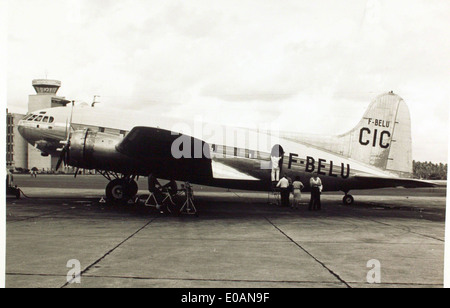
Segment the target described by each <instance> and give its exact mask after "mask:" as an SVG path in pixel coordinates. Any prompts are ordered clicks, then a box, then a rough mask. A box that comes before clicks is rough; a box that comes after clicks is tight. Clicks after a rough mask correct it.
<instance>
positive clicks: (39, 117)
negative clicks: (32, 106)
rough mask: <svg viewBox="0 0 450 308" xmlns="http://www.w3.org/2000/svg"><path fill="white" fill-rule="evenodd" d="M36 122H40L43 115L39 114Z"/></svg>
mask: <svg viewBox="0 0 450 308" xmlns="http://www.w3.org/2000/svg"><path fill="white" fill-rule="evenodd" d="M34 120H35V121H36V122H39V121H40V120H42V116H41V115H40V116H38V117H37V118H36V119H34Z"/></svg>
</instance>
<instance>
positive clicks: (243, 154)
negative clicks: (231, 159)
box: [236, 149, 248, 158]
mask: <svg viewBox="0 0 450 308" xmlns="http://www.w3.org/2000/svg"><path fill="white" fill-rule="evenodd" d="M247 152H248V151H247V150H245V149H237V155H236V156H237V157H244V158H245V157H248V155H246V154H247Z"/></svg>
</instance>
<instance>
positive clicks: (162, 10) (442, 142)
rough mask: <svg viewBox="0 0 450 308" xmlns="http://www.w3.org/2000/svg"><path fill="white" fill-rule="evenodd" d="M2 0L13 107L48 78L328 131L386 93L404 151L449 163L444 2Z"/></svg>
mask: <svg viewBox="0 0 450 308" xmlns="http://www.w3.org/2000/svg"><path fill="white" fill-rule="evenodd" d="M2 1H3V2H2V5H3V6H5V7H6V9H7V12H8V14H7V15H8V21H7V29H6V31H7V38H6V41H7V48H6V56H7V58H6V59H7V61H6V62H7V64H6V66H7V70H6V72H7V73H6V77H5V79H6V90H7V107H8V109H9V111H11V112H23V113H25V112H26V110H27V101H28V95H30V94H34V90H33V88H32V86H31V81H32V79H39V78H49V79H57V80H61V82H62V87H61V89H60V90H59V92H58V94H59V95H62V96H65V97H66V98H68V99H71V100H72V99H75V100H76V101H80V102H82V101H84V102H92V100H93V97H94V95H98V96H99V97H98V98H97V101H100V102H101V103H100V104H99V106H102V107H103V108H119V109H123V110H126V109H133V110H138V111H142V112H143V113H145V112H147V113H149V114H150V113H151V114H160V115H161V116H168V115H170V116H174V117H180V118H183V117H191V118H192V117H195V116H198V115H201V116H202V117H203V118H204V119H207V121H210V122H215V123H221V124H226V125H233V126H234V125H236V126H244V127H245V126H254V125H259V123H277V126H278V127H279V128H280V129H282V130H287V131H298V132H311V133H317V134H338V133H344V132H346V131H348V130H350V129H351V128H353V127H354V126H355V125H356V124H357V123H358V122H359V120H360V119H361V117H362V115H363V113H364V111H365V110H366V108H367V107H368V105H369V103H370V102H371V101H372V100H373V99H374V98H375V97H376V96H378V95H379V94H382V93H385V92H388V91H394V93H396V94H398V95H399V96H401V97H402V98H403V99H404V100H405V102H406V103H407V104H408V106H409V109H410V113H411V121H412V140H413V159H415V160H418V161H433V162H444V163H446V162H447V160H448V137H447V136H448V132H449V127H448V116H449V108H448V103H449V97H450V95H449V85H450V80H449V79H450V74H449V72H450V56H449V55H450V40H449V39H448V37H450V35H449V34H450V33H449V32H450V18H449V16H450V2H449V1H435V0H427V1H425V0H424V1H419V0H410V1H392V0H390V1H379V0H367V1H363V0H357V1H351V0H345V1H334V0H333V1H326V0H324V1H322V0H319V1H311V0H308V1H302V0H296V1H288V0H286V1H275V0H273V1H265V0H239V1H235V0H226V1H225V0H224V1H222V0H218V1H209V0H202V1H200V0H190V1H181V0H167V1H148V0H146V1H139V0H129V1H127V0H120V1H118V0H115V1H113V0H58V1H51V0H14V1H9V0H2Z"/></svg>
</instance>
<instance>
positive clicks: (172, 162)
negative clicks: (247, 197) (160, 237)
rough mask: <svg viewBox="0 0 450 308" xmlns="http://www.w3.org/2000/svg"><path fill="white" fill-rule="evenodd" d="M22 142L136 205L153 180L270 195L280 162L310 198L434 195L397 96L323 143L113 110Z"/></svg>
mask: <svg viewBox="0 0 450 308" xmlns="http://www.w3.org/2000/svg"><path fill="white" fill-rule="evenodd" d="M18 130H19V132H20V134H21V135H22V136H23V137H24V138H25V139H26V140H27V141H28V142H29V143H30V144H32V145H33V146H35V147H36V148H37V149H39V150H40V151H41V152H42V155H45V156H46V155H52V156H57V157H59V160H58V163H57V166H56V169H58V168H59V167H60V166H61V164H62V163H64V164H65V165H67V166H72V167H75V168H84V169H91V170H92V169H95V170H97V171H98V172H99V173H100V174H102V175H103V176H104V177H105V178H106V179H108V180H109V183H108V185H107V186H106V189H105V194H106V197H107V199H109V200H112V201H127V200H129V199H130V198H134V197H135V196H136V194H137V192H138V185H137V182H136V179H137V178H138V177H139V176H148V175H149V174H153V175H154V176H155V177H157V178H160V179H174V180H176V181H184V182H189V183H193V184H199V185H207V186H215V187H223V188H230V189H240V190H253V191H265V192H268V191H270V190H271V189H272V187H273V186H272V185H273V181H272V180H273V179H272V178H271V171H272V170H271V166H272V165H271V156H279V157H280V158H279V162H280V163H279V166H280V169H281V170H280V171H281V173H282V174H286V175H287V176H289V177H291V178H294V177H296V176H299V177H300V179H301V181H302V182H303V183H304V184H305V189H304V191H310V189H311V187H310V184H309V180H310V178H311V176H312V175H313V174H317V175H318V176H319V177H320V178H321V180H322V183H323V190H324V191H342V192H343V193H344V197H343V203H344V204H346V205H351V204H353V202H354V198H353V196H352V195H350V194H349V192H350V191H351V190H358V189H376V188H385V187H400V186H401V187H406V188H416V187H434V186H435V185H434V184H433V183H430V182H427V181H422V180H417V179H413V178H412V171H413V170H412V145H411V120H410V114H409V109H408V107H407V105H406V103H405V102H404V100H403V99H402V98H401V97H400V96H398V95H396V94H394V93H393V92H392V91H391V92H388V93H384V94H381V95H379V96H377V97H376V98H375V99H374V100H373V101H372V102H371V104H370V105H369V107H368V109H367V110H366V112H365V114H364V115H363V118H362V119H361V120H360V122H359V123H358V124H357V125H356V126H355V127H354V128H353V129H351V130H350V131H348V132H346V133H344V134H339V135H334V136H319V135H315V134H304V133H302V134H300V133H292V132H283V131H272V130H270V129H267V128H266V127H265V128H264V129H260V128H258V127H256V128H229V127H226V126H221V125H216V124H211V123H207V122H203V121H199V120H198V119H181V120H180V119H174V118H169V117H161V116H159V115H154V114H143V113H136V112H135V113H127V112H124V111H119V112H113V111H111V110H109V111H108V110H106V111H105V109H100V108H97V107H95V108H94V107H92V106H89V105H87V104H86V105H79V106H74V104H73V103H72V106H66V107H56V108H49V109H43V110H38V111H35V112H31V113H28V114H27V115H26V116H25V118H24V119H22V120H21V121H20V122H19V124H18Z"/></svg>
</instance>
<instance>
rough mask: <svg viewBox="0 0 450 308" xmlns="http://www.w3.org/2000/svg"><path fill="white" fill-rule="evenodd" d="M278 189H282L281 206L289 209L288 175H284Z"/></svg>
mask: <svg viewBox="0 0 450 308" xmlns="http://www.w3.org/2000/svg"><path fill="white" fill-rule="evenodd" d="M277 187H278V188H280V195H281V206H286V207H289V194H290V193H289V180H288V179H287V176H286V175H283V177H282V178H281V180H280V181H279V182H278V184H277Z"/></svg>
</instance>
